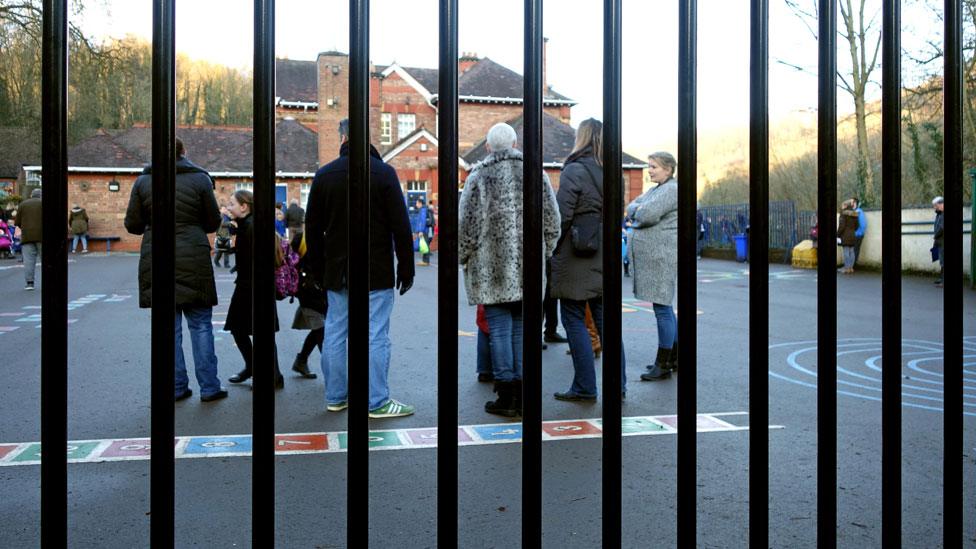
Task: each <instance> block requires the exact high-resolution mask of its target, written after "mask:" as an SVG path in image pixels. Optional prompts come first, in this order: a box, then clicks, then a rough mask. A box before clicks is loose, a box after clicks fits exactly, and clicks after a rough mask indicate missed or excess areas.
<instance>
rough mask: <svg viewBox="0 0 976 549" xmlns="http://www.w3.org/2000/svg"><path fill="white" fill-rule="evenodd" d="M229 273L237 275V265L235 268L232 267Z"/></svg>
mask: <svg viewBox="0 0 976 549" xmlns="http://www.w3.org/2000/svg"><path fill="white" fill-rule="evenodd" d="M228 272H229V273H232V274H233V273H236V272H237V265H234V266H233V267H231V268H230V271H228Z"/></svg>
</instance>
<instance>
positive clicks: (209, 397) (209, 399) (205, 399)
mask: <svg viewBox="0 0 976 549" xmlns="http://www.w3.org/2000/svg"><path fill="white" fill-rule="evenodd" d="M222 398H227V391H226V390H224V389H221V390H219V391H217V392H216V393H214V394H212V395H207V396H202V397H200V402H213V401H215V400H220V399H222Z"/></svg>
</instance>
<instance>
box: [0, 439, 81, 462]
mask: <svg viewBox="0 0 976 549" xmlns="http://www.w3.org/2000/svg"><path fill="white" fill-rule="evenodd" d="M97 446H98V443H97V442H72V443H69V444H68V459H85V458H86V457H88V456H89V455H90V454H91V453H92V450H94V449H95V448H96V447H97ZM40 460H41V443H40V442H36V443H34V444H31V445H30V446H28V447H27V449H26V450H24V451H23V452H21V453H20V454H18V455H17V457H15V458H14V459H13V461H40Z"/></svg>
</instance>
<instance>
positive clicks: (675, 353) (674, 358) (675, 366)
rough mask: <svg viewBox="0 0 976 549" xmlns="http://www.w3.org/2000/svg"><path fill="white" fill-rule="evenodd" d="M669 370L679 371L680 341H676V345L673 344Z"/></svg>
mask: <svg viewBox="0 0 976 549" xmlns="http://www.w3.org/2000/svg"><path fill="white" fill-rule="evenodd" d="M668 370H670V371H672V372H677V371H678V342H677V341H675V342H674V345H672V346H671V352H670V353H668Z"/></svg>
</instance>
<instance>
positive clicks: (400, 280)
mask: <svg viewBox="0 0 976 549" xmlns="http://www.w3.org/2000/svg"><path fill="white" fill-rule="evenodd" d="M412 287H413V277H412V276H398V277H397V281H396V288H397V289H398V290H400V295H403V294H405V293H407V291H408V290H410V288H412Z"/></svg>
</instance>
